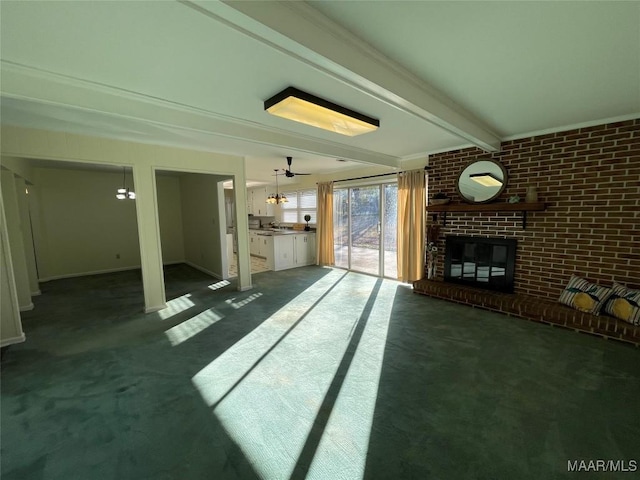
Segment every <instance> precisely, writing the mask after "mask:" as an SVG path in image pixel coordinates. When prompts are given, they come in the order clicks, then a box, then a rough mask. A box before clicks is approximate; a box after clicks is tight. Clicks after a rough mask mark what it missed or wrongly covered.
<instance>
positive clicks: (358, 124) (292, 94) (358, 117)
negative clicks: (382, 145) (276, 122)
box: [264, 87, 380, 137]
mask: <svg viewBox="0 0 640 480" xmlns="http://www.w3.org/2000/svg"><path fill="white" fill-rule="evenodd" d="M264 109H265V110H266V111H267V112H269V113H270V114H271V115H276V116H278V117H283V118H287V119H289V120H293V121H295V122H300V123H305V124H307V125H311V126H313V127H318V128H322V129H324V130H329V131H330V132H335V133H339V134H341V135H347V136H349V137H355V136H356V135H362V134H363V133H369V132H373V131H374V130H377V129H378V127H380V120H378V119H375V118H371V117H368V116H366V115H363V114H362V113H358V112H354V111H353V110H349V109H348V108H345V107H342V106H340V105H336V104H335V103H331V102H329V101H328V100H324V99H322V98H319V97H316V96H315V95H311V94H310V93H307V92H303V91H302V90H298V89H297V88H294V87H289V88H286V89H284V90H283V91H282V92H280V93H278V94H276V95H274V96H273V97H271V98H270V99H269V100H266V101H265V102H264Z"/></svg>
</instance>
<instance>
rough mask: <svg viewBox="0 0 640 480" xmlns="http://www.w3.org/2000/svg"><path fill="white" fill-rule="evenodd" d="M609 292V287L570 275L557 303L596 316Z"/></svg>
mask: <svg viewBox="0 0 640 480" xmlns="http://www.w3.org/2000/svg"><path fill="white" fill-rule="evenodd" d="M611 292H612V291H611V289H610V288H609V287H602V286H600V285H596V284H595V283H590V282H588V281H587V280H585V279H584V278H581V277H578V276H576V275H571V279H570V280H569V283H568V284H567V286H566V288H565V289H564V291H563V292H562V295H560V299H559V301H560V303H564V304H565V305H568V306H570V307H572V308H575V309H576V310H580V311H581V312H587V313H592V314H593V315H598V314H599V313H600V309H601V308H602V306H603V305H604V303H605V302H606V301H607V299H608V298H609V296H610V295H611Z"/></svg>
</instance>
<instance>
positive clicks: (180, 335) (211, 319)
mask: <svg viewBox="0 0 640 480" xmlns="http://www.w3.org/2000/svg"><path fill="white" fill-rule="evenodd" d="M223 318H224V316H223V315H221V314H219V313H218V312H216V310H215V309H213V308H210V309H209V310H205V311H204V312H202V313H200V314H198V315H196V316H195V317H192V318H190V319H188V320H185V321H184V322H182V323H179V324H178V325H176V326H175V327H171V328H170V329H169V330H167V331H166V332H164V334H165V335H166V336H167V338H168V339H169V342H171V346H172V347H175V346H176V345H180V344H181V343H182V342H184V341H186V340H189V339H190V338H192V337H195V336H196V335H197V334H199V333H200V332H202V331H203V330H204V329H205V328H207V327H209V326H211V325H213V324H214V323H216V322H217V321H218V320H222V319H223Z"/></svg>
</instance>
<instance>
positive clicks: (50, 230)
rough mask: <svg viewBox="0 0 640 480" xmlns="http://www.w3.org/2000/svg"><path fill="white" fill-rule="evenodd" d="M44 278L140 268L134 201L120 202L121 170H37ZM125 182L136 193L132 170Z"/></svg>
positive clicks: (39, 252) (42, 277)
mask: <svg viewBox="0 0 640 480" xmlns="http://www.w3.org/2000/svg"><path fill="white" fill-rule="evenodd" d="M35 184H36V186H37V189H38V193H39V195H38V199H39V209H40V212H39V215H38V218H39V220H40V222H41V225H40V230H41V232H42V233H43V234H44V236H45V237H46V243H41V242H39V243H38V244H36V250H37V254H38V258H43V259H44V261H43V262H39V265H42V268H41V269H40V272H39V274H40V278H41V280H48V279H53V278H60V277H65V276H74V275H83V274H91V273H100V272H108V271H115V270H122V269H127V268H136V267H139V266H140V248H139V245H138V229H137V222H136V202H135V201H133V200H117V199H116V197H115V195H116V190H117V188H118V187H120V186H121V184H122V173H121V172H105V171H91V170H72V169H62V168H37V169H36V181H35ZM127 185H128V186H129V187H130V188H131V187H133V190H134V191H135V186H134V185H133V180H132V177H131V172H130V171H129V172H128V174H127Z"/></svg>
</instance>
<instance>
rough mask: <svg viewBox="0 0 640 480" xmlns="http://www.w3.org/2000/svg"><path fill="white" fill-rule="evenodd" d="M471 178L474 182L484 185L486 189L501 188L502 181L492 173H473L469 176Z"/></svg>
mask: <svg viewBox="0 0 640 480" xmlns="http://www.w3.org/2000/svg"><path fill="white" fill-rule="evenodd" d="M469 178H470V179H471V180H473V181H474V182H478V183H479V184H480V185H484V186H485V187H501V186H502V180H500V179H499V178H498V177H496V176H495V175H494V174H492V173H489V172H487V173H472V174H471V175H469Z"/></svg>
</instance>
